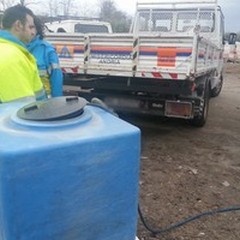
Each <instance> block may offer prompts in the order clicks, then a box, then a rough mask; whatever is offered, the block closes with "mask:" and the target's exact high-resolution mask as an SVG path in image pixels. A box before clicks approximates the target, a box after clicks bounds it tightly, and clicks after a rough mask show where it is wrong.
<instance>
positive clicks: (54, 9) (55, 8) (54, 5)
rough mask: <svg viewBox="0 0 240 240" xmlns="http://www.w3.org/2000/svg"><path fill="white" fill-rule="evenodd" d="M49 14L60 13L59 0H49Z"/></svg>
mask: <svg viewBox="0 0 240 240" xmlns="http://www.w3.org/2000/svg"><path fill="white" fill-rule="evenodd" d="M48 9H49V16H51V17H53V16H57V15H59V1H58V0H49V1H48Z"/></svg>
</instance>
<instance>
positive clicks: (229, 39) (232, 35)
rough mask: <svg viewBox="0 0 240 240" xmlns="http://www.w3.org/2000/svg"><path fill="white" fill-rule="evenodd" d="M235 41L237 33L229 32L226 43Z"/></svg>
mask: <svg viewBox="0 0 240 240" xmlns="http://www.w3.org/2000/svg"><path fill="white" fill-rule="evenodd" d="M236 41H237V34H236V33H230V34H229V36H228V43H229V44H232V45H233V44H235V43H236Z"/></svg>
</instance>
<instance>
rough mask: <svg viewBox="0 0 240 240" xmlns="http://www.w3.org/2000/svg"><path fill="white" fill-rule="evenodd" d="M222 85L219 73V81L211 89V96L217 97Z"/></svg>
mask: <svg viewBox="0 0 240 240" xmlns="http://www.w3.org/2000/svg"><path fill="white" fill-rule="evenodd" d="M222 86H223V75H222V74H221V77H220V82H219V83H218V85H217V86H216V87H215V88H213V89H212V90H211V97H217V96H218V95H219V94H220V92H221V90H222Z"/></svg>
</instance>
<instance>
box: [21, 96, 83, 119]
mask: <svg viewBox="0 0 240 240" xmlns="http://www.w3.org/2000/svg"><path fill="white" fill-rule="evenodd" d="M86 104H87V101H86V100H85V99H84V98H80V97H77V96H65V97H55V98H50V99H46V100H43V101H37V102H33V103H30V104H28V105H26V106H24V107H22V108H21V109H19V110H18V112H17V116H18V117H19V118H21V119H24V120H31V121H57V120H67V119H71V118H74V117H77V116H80V115H81V114H82V113H83V111H84V110H83V108H84V107H85V105H86Z"/></svg>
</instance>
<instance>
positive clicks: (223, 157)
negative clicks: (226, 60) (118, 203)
mask: <svg viewBox="0 0 240 240" xmlns="http://www.w3.org/2000/svg"><path fill="white" fill-rule="evenodd" d="M125 118H126V120H127V121H129V122H132V123H133V124H134V125H137V126H139V127H140V128H141V130H142V159H141V177H140V200H139V201H140V204H141V208H142V212H143V214H144V215H145V216H146V219H147V221H148V223H149V224H150V225H152V227H154V228H157V229H159V228H163V227H165V226H169V225H170V224H173V223H175V222H177V221H179V220H182V219H184V218H186V217H188V216H192V215H195V214H198V213H201V212H203V211H208V210H212V209H215V208H222V207H229V206H235V205H238V206H240V65H239V64H226V66H225V77H224V87H223V90H222V92H221V94H220V96H218V97H217V98H213V99H211V101H210V110H209V118H208V122H207V124H206V125H205V126H204V127H203V128H193V127H191V126H189V125H188V124H187V123H185V122H184V121H182V120H175V119H169V120H163V119H160V118H157V117H142V116H141V117H140V116H126V117H125ZM138 237H139V239H140V240H145V239H147V240H151V239H162V240H190V239H191V240H192V239H199V240H204V239H206V240H239V239H240V211H235V212H228V213H221V214H217V215H214V216H210V217H204V218H201V219H198V220H196V221H194V222H191V223H189V224H187V225H184V226H182V227H180V228H178V229H175V230H172V231H170V232H168V233H165V234H163V235H158V236H157V237H156V238H154V237H152V236H151V234H150V233H149V232H148V231H147V230H146V229H145V228H144V227H143V225H142V223H141V222H140V221H139V225H138Z"/></svg>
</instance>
